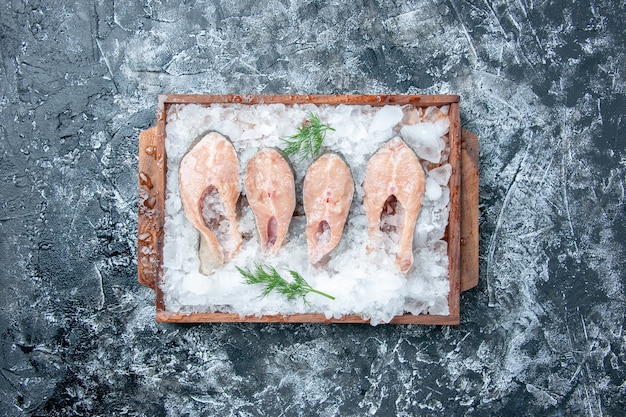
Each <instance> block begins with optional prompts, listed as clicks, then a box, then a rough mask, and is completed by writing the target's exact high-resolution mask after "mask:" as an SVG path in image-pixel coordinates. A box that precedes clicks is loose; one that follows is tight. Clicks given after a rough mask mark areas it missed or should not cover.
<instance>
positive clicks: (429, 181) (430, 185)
mask: <svg viewBox="0 0 626 417" xmlns="http://www.w3.org/2000/svg"><path fill="white" fill-rule="evenodd" d="M424 195H425V196H426V198H427V199H429V200H433V201H434V200H437V199H438V198H439V197H441V186H440V185H439V184H438V183H437V181H435V180H434V179H433V178H432V177H428V178H426V192H425V194H424Z"/></svg>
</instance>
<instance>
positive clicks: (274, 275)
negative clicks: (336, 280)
mask: <svg viewBox="0 0 626 417" xmlns="http://www.w3.org/2000/svg"><path fill="white" fill-rule="evenodd" d="M237 270H238V271H239V273H240V274H241V275H242V276H243V277H244V278H245V280H246V284H264V285H265V288H263V292H262V293H261V298H263V297H266V296H267V295H268V294H269V293H270V292H272V291H274V290H276V291H278V292H279V293H280V294H283V295H285V296H286V297H287V299H288V300H291V299H292V298H294V297H302V300H303V301H304V302H305V303H307V304H308V302H307V300H306V298H305V297H306V295H307V294H308V293H315V294H319V295H322V296H324V297H327V298H330V299H331V300H334V299H335V297H333V296H332V295H328V294H326V293H324V292H321V291H318V290H316V289H315V288H313V287H311V285H309V283H308V282H306V281H305V279H304V278H302V275H300V274H299V273H297V272H296V271H292V270H289V274H290V275H291V278H292V279H293V281H287V280H286V279H284V278H283V277H281V276H280V274H279V273H278V271H276V268H274V267H273V266H270V265H261V264H257V263H255V268H254V270H253V271H251V270H250V269H248V268H246V269H242V268H239V267H237Z"/></svg>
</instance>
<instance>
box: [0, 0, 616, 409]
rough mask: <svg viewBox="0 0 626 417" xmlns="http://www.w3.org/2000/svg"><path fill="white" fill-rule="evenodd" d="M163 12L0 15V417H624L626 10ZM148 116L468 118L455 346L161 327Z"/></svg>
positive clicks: (88, 6)
mask: <svg viewBox="0 0 626 417" xmlns="http://www.w3.org/2000/svg"><path fill="white" fill-rule="evenodd" d="M75 3H78V4H75ZM92 3H94V4H95V5H94V4H92ZM164 3H165V2H161V1H143V2H130V1H115V2H113V1H106V0H101V1H96V2H85V1H80V2H74V1H62V2H61V1H59V2H48V1H22V0H15V1H4V2H2V5H0V53H1V55H0V57H1V58H0V59H1V62H2V66H1V67H0V92H1V97H0V121H1V126H0V268H1V269H0V283H1V285H2V290H1V292H0V306H1V309H0V332H1V336H2V344H1V347H2V352H1V354H0V414H2V415H89V416H93V415H133V416H135V415H145V416H166V415H167V416H183V415H189V416H195V415H215V416H229V415H232V416H257V415H272V416H278V415H284V416H292V415H315V416H317V415H325V416H362V415H367V414H373V415H381V416H394V415H398V416H413V415H443V414H445V415H476V416H483V415H533V416H537V415H586V416H602V415H604V416H609V415H611V416H613V415H624V413H626V388H625V387H626V344H625V340H626V334H625V333H624V327H625V325H626V322H625V310H626V302H625V297H626V296H625V282H626V279H625V278H626V277H625V272H624V270H625V269H624V259H626V250H625V249H626V248H625V244H626V237H625V236H626V228H625V221H626V216H625V206H624V188H625V170H626V169H625V168H626V167H625V165H626V146H625V136H624V133H623V131H622V128H623V127H624V121H623V117H624V113H625V111H624V109H625V108H626V100H625V93H626V79H625V77H626V74H625V73H626V46H625V39H626V33H625V32H626V30H625V27H626V26H624V24H623V22H624V21H626V13H625V10H624V4H623V2H622V3H621V4H618V3H619V2H610V1H592V2H590V3H589V2H581V3H578V4H577V5H575V6H574V5H566V4H563V2H556V1H532V0H505V1H496V2H491V1H489V0H487V1H476V2H473V1H472V2H466V1H458V0H452V1H446V2H435V1H426V0H416V1H397V2H396V1H389V2H384V1H379V2H377V1H375V0H365V1H354V2H349V3H350V4H349V6H346V5H342V4H341V3H342V2H337V1H335V2H323V1H291V2H290V1H288V0H283V1H279V0H275V1H234V0H225V1H222V2H219V1H183V2H180V3H181V4H180V5H177V6H174V5H170V4H164ZM173 3H178V2H173ZM613 3H615V4H613ZM159 93H268V94H271V93H286V94H291V93H330V94H332V93H356V94H367V93H373V94H379V93H411V94H446V93H451V94H459V95H460V96H461V100H462V107H461V112H462V113H461V119H462V124H463V127H465V128H467V129H469V130H471V131H473V132H475V133H477V134H478V135H479V136H480V141H481V185H480V209H481V215H480V227H481V237H480V239H481V240H480V243H481V258H480V259H481V276H480V284H479V286H478V287H477V288H475V289H473V290H471V291H469V292H467V293H464V294H463V296H462V299H461V314H462V319H461V325H460V326H457V327H425V326H378V327H372V326H368V325H364V326H361V325H339V326H335V325H269V324H268V325H260V324H218V325H191V326H190V325H186V326H178V325H164V324H157V323H155V321H154V306H153V302H154V293H153V292H152V291H151V290H149V289H147V288H143V287H141V286H140V285H139V284H137V282H136V273H137V265H136V253H135V252H136V231H137V216H136V210H137V172H136V170H137V140H138V133H139V132H140V131H141V130H143V129H145V128H147V127H149V126H150V125H152V124H154V122H155V115H156V97H157V95H158V94H159Z"/></svg>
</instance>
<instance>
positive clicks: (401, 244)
mask: <svg viewBox="0 0 626 417" xmlns="http://www.w3.org/2000/svg"><path fill="white" fill-rule="evenodd" d="M425 177H426V176H425V173H424V169H423V168H422V165H421V164H420V162H419V159H418V158H417V155H416V154H415V152H413V150H412V149H411V148H410V147H409V146H408V145H407V144H406V143H405V142H404V141H403V140H402V139H400V138H398V137H396V138H393V139H391V140H389V141H388V142H387V143H385V144H384V145H383V146H382V147H381V148H380V149H379V150H378V151H376V153H375V154H374V155H372V157H371V158H370V160H369V162H368V164H367V168H366V171H365V179H364V181H363V191H364V193H365V194H364V198H363V204H364V206H365V214H366V216H367V224H368V234H369V244H368V251H371V250H373V249H374V247H376V245H377V241H378V239H379V238H380V234H381V233H382V232H381V230H380V219H381V212H382V210H383V207H384V205H385V202H386V201H387V199H388V198H389V197H390V196H391V195H395V197H396V199H397V201H398V203H400V204H401V205H402V208H403V209H404V219H403V222H402V226H401V227H400V231H399V241H398V250H397V253H396V260H395V264H396V266H397V267H398V269H399V270H400V272H402V273H407V272H408V271H409V269H410V268H411V266H412V265H413V247H412V246H413V232H414V230H415V224H416V222H417V218H418V216H419V212H420V209H421V207H422V199H423V197H424V190H425V184H426V179H425Z"/></svg>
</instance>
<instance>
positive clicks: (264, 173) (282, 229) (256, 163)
mask: <svg viewBox="0 0 626 417" xmlns="http://www.w3.org/2000/svg"><path fill="white" fill-rule="evenodd" d="M244 185H245V188H246V197H247V198H248V203H249V204H250V207H251V208H252V212H253V213H254V218H255V219H256V224H257V229H258V231H259V237H260V239H261V247H262V249H263V250H264V251H271V252H272V253H273V254H276V253H277V252H278V249H280V246H281V245H282V243H283V239H284V238H285V235H286V234H287V229H289V223H290V222H291V217H292V216H293V211H294V209H295V208H296V185H295V181H294V178H293V172H292V171H291V167H290V166H289V163H288V162H287V161H286V160H285V158H283V156H282V155H281V153H280V152H278V151H277V150H276V149H273V148H265V149H262V150H260V151H259V152H258V153H257V154H256V155H254V156H253V157H252V158H251V159H250V161H248V165H247V167H246V175H245V177H244Z"/></svg>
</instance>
